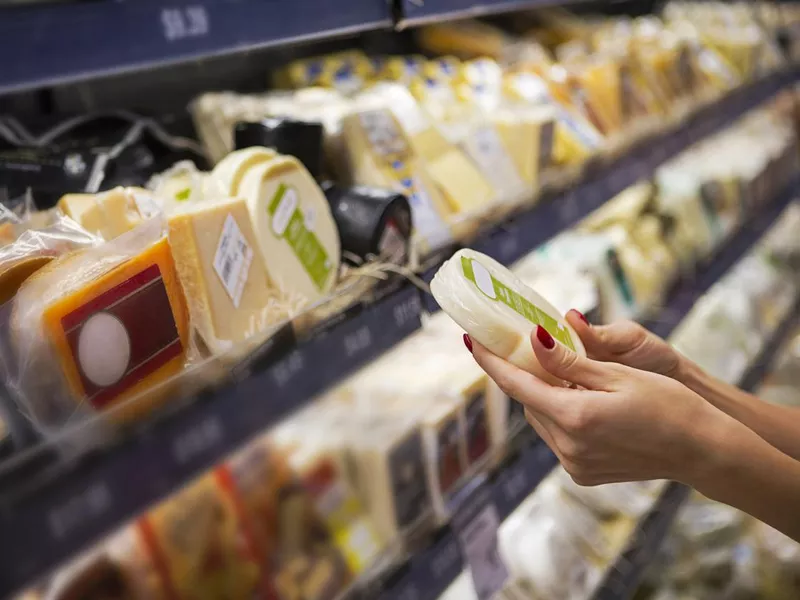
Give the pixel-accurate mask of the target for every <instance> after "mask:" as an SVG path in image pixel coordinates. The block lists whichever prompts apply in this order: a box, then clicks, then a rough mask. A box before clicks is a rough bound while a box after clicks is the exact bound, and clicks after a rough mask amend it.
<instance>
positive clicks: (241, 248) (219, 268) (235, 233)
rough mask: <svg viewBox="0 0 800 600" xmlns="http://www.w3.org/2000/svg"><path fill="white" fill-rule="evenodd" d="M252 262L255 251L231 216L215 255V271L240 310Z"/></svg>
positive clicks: (226, 220)
mask: <svg viewBox="0 0 800 600" xmlns="http://www.w3.org/2000/svg"><path fill="white" fill-rule="evenodd" d="M251 262H253V250H252V248H250V246H249V245H248V244H247V241H246V240H245V239H244V236H243V235H242V231H241V229H239V226H238V225H237V224H236V219H234V218H233V215H231V214H229V215H228V217H227V218H226V219H225V225H224V226H223V227H222V235H221V236H220V238H219V244H218V245H217V252H216V254H215V255H214V270H215V271H216V272H217V275H219V278H220V280H221V281H222V285H223V287H224V288H225V291H226V292H228V296H230V298H231V300H232V301H233V305H234V306H235V307H236V308H239V303H240V302H241V301H242V292H243V291H244V286H245V284H246V283H247V275H248V273H249V271H250V263H251Z"/></svg>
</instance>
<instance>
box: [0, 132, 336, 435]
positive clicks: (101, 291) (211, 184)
mask: <svg viewBox="0 0 800 600" xmlns="http://www.w3.org/2000/svg"><path fill="white" fill-rule="evenodd" d="M153 187H154V190H153V191H149V190H144V189H139V188H115V189H113V190H110V191H107V192H102V193H99V194H70V195H67V196H64V197H63V198H62V199H61V200H60V202H59V203H58V210H57V211H56V213H55V214H57V215H60V216H58V218H59V219H61V220H65V221H68V222H70V223H72V224H73V227H74V228H75V229H77V230H80V231H83V230H85V231H83V234H82V235H84V236H88V237H90V238H91V239H92V240H93V241H94V243H92V244H89V245H88V247H85V248H78V249H77V250H75V251H73V252H60V253H61V254H62V256H60V257H58V258H56V260H53V261H49V262H48V261H42V260H39V258H40V257H41V255H42V250H41V248H40V247H39V246H37V245H35V244H31V243H30V239H29V238H28V237H25V236H24V235H23V237H21V238H20V239H19V240H17V241H16V242H14V244H12V245H11V246H7V247H6V249H8V252H9V253H10V254H9V255H13V258H15V260H17V262H19V259H20V258H22V259H24V265H25V266H30V269H29V272H28V271H26V273H25V276H26V277H27V276H28V275H30V274H31V273H33V272H34V271H36V272H35V273H34V274H33V276H31V277H30V278H29V279H27V280H26V281H24V283H22V281H16V280H15V282H12V283H15V284H16V287H15V288H14V289H13V290H10V293H9V294H7V295H6V296H5V297H6V299H8V298H9V297H11V296H14V293H16V295H15V296H14V298H13V301H12V305H13V306H12V308H11V310H10V316H9V318H8V322H9V326H8V332H9V333H8V337H9V344H8V348H7V353H8V356H7V358H8V360H6V361H5V362H6V363H9V364H12V365H15V368H14V369H13V371H14V373H12V374H10V375H9V376H8V377H7V380H8V384H9V387H10V388H12V390H13V391H14V395H15V397H16V400H17V402H18V405H19V408H20V411H21V412H22V413H23V414H24V415H26V416H27V417H28V418H29V420H30V421H31V422H32V424H33V426H34V428H35V429H36V430H38V431H40V432H41V433H44V434H46V435H50V434H53V433H55V432H57V431H59V430H60V429H62V428H63V427H64V426H66V425H69V424H72V423H74V422H76V421H80V422H82V421H84V420H86V419H87V418H90V417H91V416H93V415H95V414H96V413H99V412H105V411H109V413H110V414H111V413H113V419H114V420H118V421H129V420H130V419H131V418H139V417H140V416H141V415H143V414H145V413H147V412H149V411H150V410H151V408H153V407H154V406H156V405H158V404H161V403H163V402H164V401H165V400H167V399H169V398H171V397H173V396H174V395H175V394H176V392H177V388H178V386H180V385H183V384H185V383H186V381H181V382H176V381H174V379H175V376H176V375H178V374H179V373H181V372H182V371H183V370H184V368H185V367H187V366H189V365H190V364H192V365H195V364H197V363H198V361H201V360H202V359H204V358H207V357H211V356H213V357H223V356H224V357H225V358H226V359H228V360H238V359H239V358H241V357H242V356H243V355H246V354H247V352H248V351H249V350H251V349H252V348H253V347H254V346H256V345H257V344H259V343H260V342H262V341H263V340H264V339H265V337H267V336H268V335H269V334H270V332H271V331H273V330H274V328H275V327H277V326H278V325H279V324H282V323H284V322H285V321H286V319H288V318H291V317H293V316H294V315H296V314H298V313H299V312H300V311H301V310H302V309H304V308H307V307H311V306H314V305H315V304H319V303H320V301H322V300H323V299H324V298H325V297H326V296H327V295H328V294H329V293H330V292H331V290H332V289H333V287H334V286H335V285H336V284H337V283H338V281H339V264H340V255H341V252H340V245H339V232H338V230H337V227H336V224H335V222H334V219H333V217H332V215H331V210H330V208H329V204H328V201H327V199H326V197H325V195H324V194H323V192H322V191H321V189H320V187H319V186H318V184H317V183H316V181H315V180H314V179H313V178H312V177H311V176H310V174H309V173H308V171H307V170H306V169H305V168H304V167H303V165H302V164H300V163H299V161H297V160H296V159H295V158H293V157H290V156H283V155H278V154H276V153H275V152H273V151H271V150H268V149H266V148H258V147H256V148H249V149H248V150H245V151H242V152H240V153H234V154H232V155H230V156H229V157H228V158H227V159H226V160H225V161H223V162H221V163H220V164H219V165H217V167H216V168H215V170H214V171H213V172H211V173H199V172H197V171H196V169H194V168H193V165H191V164H190V163H189V164H185V165H178V166H176V167H175V168H174V169H172V170H171V171H170V172H168V173H166V174H165V175H163V176H161V177H159V178H158V179H157V180H156V181H155V182H154V185H153ZM67 217H69V218H67ZM75 223H77V225H75ZM81 228H82V229H81ZM87 232H88V233H87ZM29 233H30V232H29ZM95 236H96V237H95ZM51 237H52V236H51ZM84 245H86V244H84ZM62 246H63V244H62ZM6 249H4V251H5V250H6ZM69 249H71V248H66V250H69ZM62 250H64V248H62ZM49 256H50V255H49V254H48V257H49ZM45 263H47V264H45ZM40 267H41V268H40ZM37 269H38V270H37ZM15 273H16V271H15ZM12 275H14V274H11V275H8V276H7V277H11V276H12ZM20 283H21V285H20ZM17 288H19V289H18V290H17ZM204 364H206V365H207V366H208V367H209V370H210V373H211V376H214V377H217V376H219V375H220V373H218V372H217V371H218V370H219V369H218V368H212V367H214V365H213V364H210V363H204ZM216 366H217V367H218V366H219V365H216ZM194 375H197V372H195V373H194ZM183 379H184V380H187V379H191V378H183ZM201 379H202V378H200V377H199V376H198V377H195V378H194V381H195V383H198V382H199V381H201ZM140 396H147V398H140ZM134 398H137V399H136V400H134ZM112 408H113V409H114V410H113V411H112V410H110V409H112Z"/></svg>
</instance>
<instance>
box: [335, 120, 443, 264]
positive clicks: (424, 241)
mask: <svg viewBox="0 0 800 600" xmlns="http://www.w3.org/2000/svg"><path fill="white" fill-rule="evenodd" d="M342 131H343V138H344V140H345V141H346V143H345V149H346V160H344V163H346V165H340V168H342V169H343V170H344V172H343V173H342V175H343V176H344V177H346V178H349V179H351V180H352V181H353V182H354V183H359V184H364V185H374V186H377V187H389V188H392V189H395V190H397V191H399V192H400V193H403V194H405V195H406V196H408V200H409V203H410V204H411V216H412V222H413V228H414V236H415V242H416V243H417V245H418V246H419V247H420V248H421V249H422V251H423V252H429V251H431V250H434V249H436V248H439V247H441V246H443V245H445V244H447V243H448V242H450V241H452V237H451V234H450V230H449V228H448V226H447V222H446V219H447V217H448V215H449V214H450V213H451V212H452V211H451V208H450V207H449V205H448V203H447V201H446V199H445V198H444V196H443V195H442V193H441V191H440V190H439V188H438V186H437V185H436V184H435V183H434V182H433V180H432V179H431V177H430V175H429V174H428V172H427V170H426V169H425V168H424V166H423V165H422V163H421V162H420V160H419V159H418V158H416V156H415V155H414V152H413V150H412V147H411V145H410V142H409V140H408V139H407V137H406V136H405V135H404V133H403V129H402V128H401V127H400V125H399V123H398V121H397V119H396V118H395V117H394V116H393V114H392V113H391V112H390V111H389V110H387V109H368V110H362V111H357V112H354V113H352V114H350V115H348V116H347V117H345V118H344V120H343V122H342Z"/></svg>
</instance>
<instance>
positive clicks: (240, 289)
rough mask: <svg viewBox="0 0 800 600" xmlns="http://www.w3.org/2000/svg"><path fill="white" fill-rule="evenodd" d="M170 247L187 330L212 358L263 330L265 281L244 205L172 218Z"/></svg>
mask: <svg viewBox="0 0 800 600" xmlns="http://www.w3.org/2000/svg"><path fill="white" fill-rule="evenodd" d="M169 241H170V246H171V247H172V254H173V256H174V258H175V265H176V267H177V270H178V275H179V276H180V280H181V283H182V284H183V289H184V290H185V292H186V298H187V301H188V303H189V309H190V313H191V318H192V324H193V325H194V327H195V328H196V329H197V330H198V331H199V333H200V335H201V337H202V338H203V341H204V342H205V343H206V345H207V346H208V348H209V349H210V350H211V351H212V352H214V353H221V352H224V351H225V350H227V349H228V348H230V347H231V345H232V344H238V343H241V342H243V341H245V340H247V339H248V338H250V337H252V336H254V335H255V334H257V333H258V332H260V331H262V330H263V329H264V327H265V326H266V323H265V316H266V315H265V314H264V311H265V307H266V306H267V304H268V302H269V299H270V287H269V280H268V279H267V274H266V271H265V269H264V261H263V259H262V257H261V252H260V251H259V249H258V240H257V239H256V236H255V233H254V232H253V227H252V225H251V224H250V213H249V212H248V209H247V204H246V203H245V201H244V200H242V199H231V200H227V201H224V202H215V203H208V204H207V203H201V204H197V205H196V206H194V207H193V208H192V209H191V210H187V211H184V212H182V213H180V214H177V215H175V216H173V217H171V218H170V219H169Z"/></svg>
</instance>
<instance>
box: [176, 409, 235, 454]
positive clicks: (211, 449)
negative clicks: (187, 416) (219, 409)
mask: <svg viewBox="0 0 800 600" xmlns="http://www.w3.org/2000/svg"><path fill="white" fill-rule="evenodd" d="M223 432H224V430H223V426H222V421H221V419H220V418H219V416H218V415H209V416H207V417H205V418H204V419H201V420H200V421H198V422H197V423H196V424H195V425H193V426H192V427H190V428H189V429H187V430H185V431H183V432H182V433H180V434H179V435H178V436H177V437H176V438H175V439H174V441H173V442H172V455H173V456H174V458H175V462H177V463H178V464H179V465H185V464H187V463H189V462H190V461H193V460H196V459H197V457H198V456H202V455H204V454H205V455H209V456H216V455H217V453H216V451H215V449H216V448H217V446H218V445H219V444H220V443H221V442H222V440H223V437H224V435H223Z"/></svg>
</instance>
